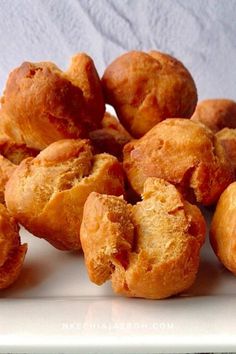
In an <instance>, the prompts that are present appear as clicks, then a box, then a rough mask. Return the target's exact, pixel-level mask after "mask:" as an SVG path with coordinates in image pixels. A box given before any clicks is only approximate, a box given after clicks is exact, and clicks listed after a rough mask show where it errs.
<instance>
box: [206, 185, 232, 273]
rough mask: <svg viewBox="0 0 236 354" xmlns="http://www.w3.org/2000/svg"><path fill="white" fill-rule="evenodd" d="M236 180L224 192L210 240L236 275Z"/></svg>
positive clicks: (216, 251) (217, 207)
mask: <svg viewBox="0 0 236 354" xmlns="http://www.w3.org/2000/svg"><path fill="white" fill-rule="evenodd" d="M235 215H236V182H234V183H231V184H230V185H229V186H228V188H226V190H225V191H224V192H223V193H222V195H221V197H220V199H219V201H218V203H217V206H216V210H215V213H214V216H213V219H212V223H211V229H210V241H211V245H212V247H213V250H214V252H215V254H216V255H217V257H218V258H219V260H220V262H222V263H223V264H224V266H225V267H226V268H228V269H229V270H230V271H231V272H233V273H234V274H235V275H236V237H235V230H236V218H235Z"/></svg>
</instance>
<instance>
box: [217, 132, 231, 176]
mask: <svg viewBox="0 0 236 354" xmlns="http://www.w3.org/2000/svg"><path fill="white" fill-rule="evenodd" d="M216 136H217V139H218V140H219V141H220V142H221V144H222V145H223V147H224V149H225V151H226V154H227V156H228V159H229V160H230V162H231V164H232V166H233V168H234V174H235V175H236V129H230V128H224V129H222V130H220V131H219V132H218V133H216Z"/></svg>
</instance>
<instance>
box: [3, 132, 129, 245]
mask: <svg viewBox="0 0 236 354" xmlns="http://www.w3.org/2000/svg"><path fill="white" fill-rule="evenodd" d="M92 191H96V192H99V193H106V194H114V195H121V194H123V192H124V187H123V170H122V167H121V165H120V164H119V162H118V161H117V159H116V158H115V157H114V156H111V155H108V154H98V155H93V153H92V149H91V146H90V144H89V141H88V140H73V139H71V140H70V139H68V140H60V141H57V142H55V143H53V144H51V145H50V146H48V147H47V148H46V149H45V150H43V151H42V152H41V153H40V154H39V155H38V156H37V157H36V158H27V159H25V160H23V161H22V162H21V164H20V165H19V166H17V168H16V170H15V172H14V173H13V175H12V176H11V178H10V179H9V181H8V183H7V185H6V191H5V200H6V205H7V208H8V209H9V211H10V212H11V214H12V215H13V216H14V217H15V218H16V220H17V221H18V222H19V223H21V224H22V225H23V226H24V227H25V228H26V229H27V230H29V231H30V232H31V233H32V234H34V235H35V236H38V237H41V238H44V239H46V240H47V241H48V242H50V243H51V244H52V245H53V246H55V247H56V248H58V249H61V250H76V249H80V247H81V246H80V224H81V219H82V212H83V206H84V203H85V201H86V199H87V197H88V195H89V194H90V192H92Z"/></svg>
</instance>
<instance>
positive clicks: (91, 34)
mask: <svg viewBox="0 0 236 354" xmlns="http://www.w3.org/2000/svg"><path fill="white" fill-rule="evenodd" d="M235 16H236V1H235V0H179V1H177V0H164V1H163V0H0V48H1V54H0V89H1V90H2V88H3V87H4V83H5V80H6V78H7V76H8V72H9V71H10V70H11V69H12V68H14V67H16V66H18V65H19V64H20V63H21V62H22V61H25V60H31V61H41V60H52V61H55V62H56V63H57V64H58V65H59V66H61V67H62V68H65V66H66V64H67V63H68V61H69V58H70V56H71V55H73V54H74V53H76V52H79V51H85V52H88V53H89V54H90V55H91V56H92V57H93V58H94V60H95V63H96V65H97V67H98V69H99V72H100V74H102V73H103V70H104V68H105V66H106V65H107V64H108V63H109V62H110V61H111V60H113V59H114V58H115V57H116V56H118V55H119V54H121V53H123V52H124V51H127V50H131V49H141V50H148V49H159V50H161V51H166V52H169V53H171V54H173V55H175V56H176V57H178V58H179V59H181V60H182V61H183V62H184V63H185V64H186V66H187V67H188V68H189V69H190V71H191V72H192V74H193V77H194V79H195V81H196V84H197V88H198V92H199V97H200V98H208V97H228V98H233V99H236V64H235V57H236V20H235Z"/></svg>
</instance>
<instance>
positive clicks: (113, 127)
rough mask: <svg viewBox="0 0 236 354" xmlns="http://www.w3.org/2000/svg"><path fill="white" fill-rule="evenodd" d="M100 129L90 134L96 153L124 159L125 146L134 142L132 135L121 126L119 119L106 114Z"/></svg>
mask: <svg viewBox="0 0 236 354" xmlns="http://www.w3.org/2000/svg"><path fill="white" fill-rule="evenodd" d="M101 124H102V126H101V128H100V129H96V130H93V131H91V132H90V134H89V138H90V139H91V141H92V143H93V146H94V148H95V151H96V152H97V153H102V152H107V153H109V154H111V155H114V156H116V157H117V158H118V159H119V160H121V159H122V156H123V154H122V151H123V147H124V146H125V144H127V143H128V142H129V141H130V140H132V137H131V135H130V134H129V133H128V132H127V131H126V130H125V128H124V127H123V126H122V125H121V124H120V122H119V121H118V119H117V118H116V117H114V116H112V115H111V114H110V113H108V112H106V113H105V115H104V117H103V120H102V123H101Z"/></svg>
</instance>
